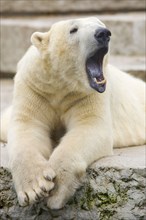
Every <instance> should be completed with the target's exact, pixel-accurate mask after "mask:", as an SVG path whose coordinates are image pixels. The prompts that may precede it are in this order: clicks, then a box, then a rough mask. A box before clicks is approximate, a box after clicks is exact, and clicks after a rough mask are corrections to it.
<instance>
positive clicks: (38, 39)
mask: <svg viewBox="0 0 146 220" xmlns="http://www.w3.org/2000/svg"><path fill="white" fill-rule="evenodd" d="M47 34H48V33H42V32H35V33H33V34H32V36H31V43H32V44H33V45H34V46H35V47H37V48H41V47H42V44H43V40H44V39H45V38H46V35H47Z"/></svg>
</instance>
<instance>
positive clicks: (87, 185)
mask: <svg viewBox="0 0 146 220" xmlns="http://www.w3.org/2000/svg"><path fill="white" fill-rule="evenodd" d="M0 178H1V182H0V219H1V220H8V219H14V220H16V219H21V220H26V219H27V220H35V219H37V220H52V219H55V220H117V219H118V220H144V219H145V218H146V212H145V204H146V200H145V194H144V190H145V180H146V175H145V170H144V169H132V168H130V169H119V168H108V167H98V168H97V167H96V166H95V167H94V166H93V167H92V168H89V169H88V170H87V177H86V179H85V180H84V184H83V185H82V187H81V188H80V189H79V190H78V191H77V192H76V194H75V196H74V197H72V198H71V199H70V201H69V202H68V203H67V204H66V206H65V207H64V208H63V209H61V210H49V209H48V208H47V207H46V201H40V202H38V203H36V204H34V205H30V206H26V207H20V206H19V205H18V201H17V198H16V194H15V191H14V188H13V184H12V179H11V174H10V173H9V172H8V170H6V169H4V168H2V167H1V168H0Z"/></svg>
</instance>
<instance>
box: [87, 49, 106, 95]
mask: <svg viewBox="0 0 146 220" xmlns="http://www.w3.org/2000/svg"><path fill="white" fill-rule="evenodd" d="M107 52H108V47H107V46H105V47H102V48H100V49H98V50H97V51H96V52H95V53H94V54H93V55H91V56H90V57H89V58H87V61H86V72H87V75H88V80H89V83H90V86H91V87H92V88H93V89H95V90H96V91H97V92H100V93H102V92H104V91H105V89H106V79H105V78H104V75H103V58H104V56H105V54H106V53H107Z"/></svg>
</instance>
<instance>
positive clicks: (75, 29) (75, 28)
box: [70, 27, 78, 34]
mask: <svg viewBox="0 0 146 220" xmlns="http://www.w3.org/2000/svg"><path fill="white" fill-rule="evenodd" d="M77 31H78V28H77V27H74V28H72V29H71V30H70V34H74V33H76V32H77Z"/></svg>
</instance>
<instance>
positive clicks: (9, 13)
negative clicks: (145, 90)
mask: <svg viewBox="0 0 146 220" xmlns="http://www.w3.org/2000/svg"><path fill="white" fill-rule="evenodd" d="M0 8H1V15H2V16H1V42H0V43H1V45H0V48H1V65H0V72H1V75H2V76H10V75H11V76H12V75H14V74H15V72H16V64H17V62H18V61H19V59H20V58H21V57H22V55H23V54H24V53H25V51H26V50H27V48H28V47H29V46H30V36H31V34H32V33H33V32H35V31H46V30H49V28H50V27H51V25H52V24H53V23H54V22H56V21H59V20H63V19H70V18H76V17H86V16H93V15H94V16H97V17H98V18H99V19H101V20H102V21H103V22H104V23H105V24H106V25H107V27H108V28H109V29H110V30H111V32H112V40H111V62H112V63H113V64H115V65H117V66H118V67H119V68H121V69H122V70H125V71H127V72H131V73H132V74H134V75H138V76H139V77H141V78H144V70H145V67H144V63H145V59H144V56H145V52H146V48H145V41H146V38H145V33H146V23H145V10H146V1H145V0H1V7H0Z"/></svg>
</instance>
